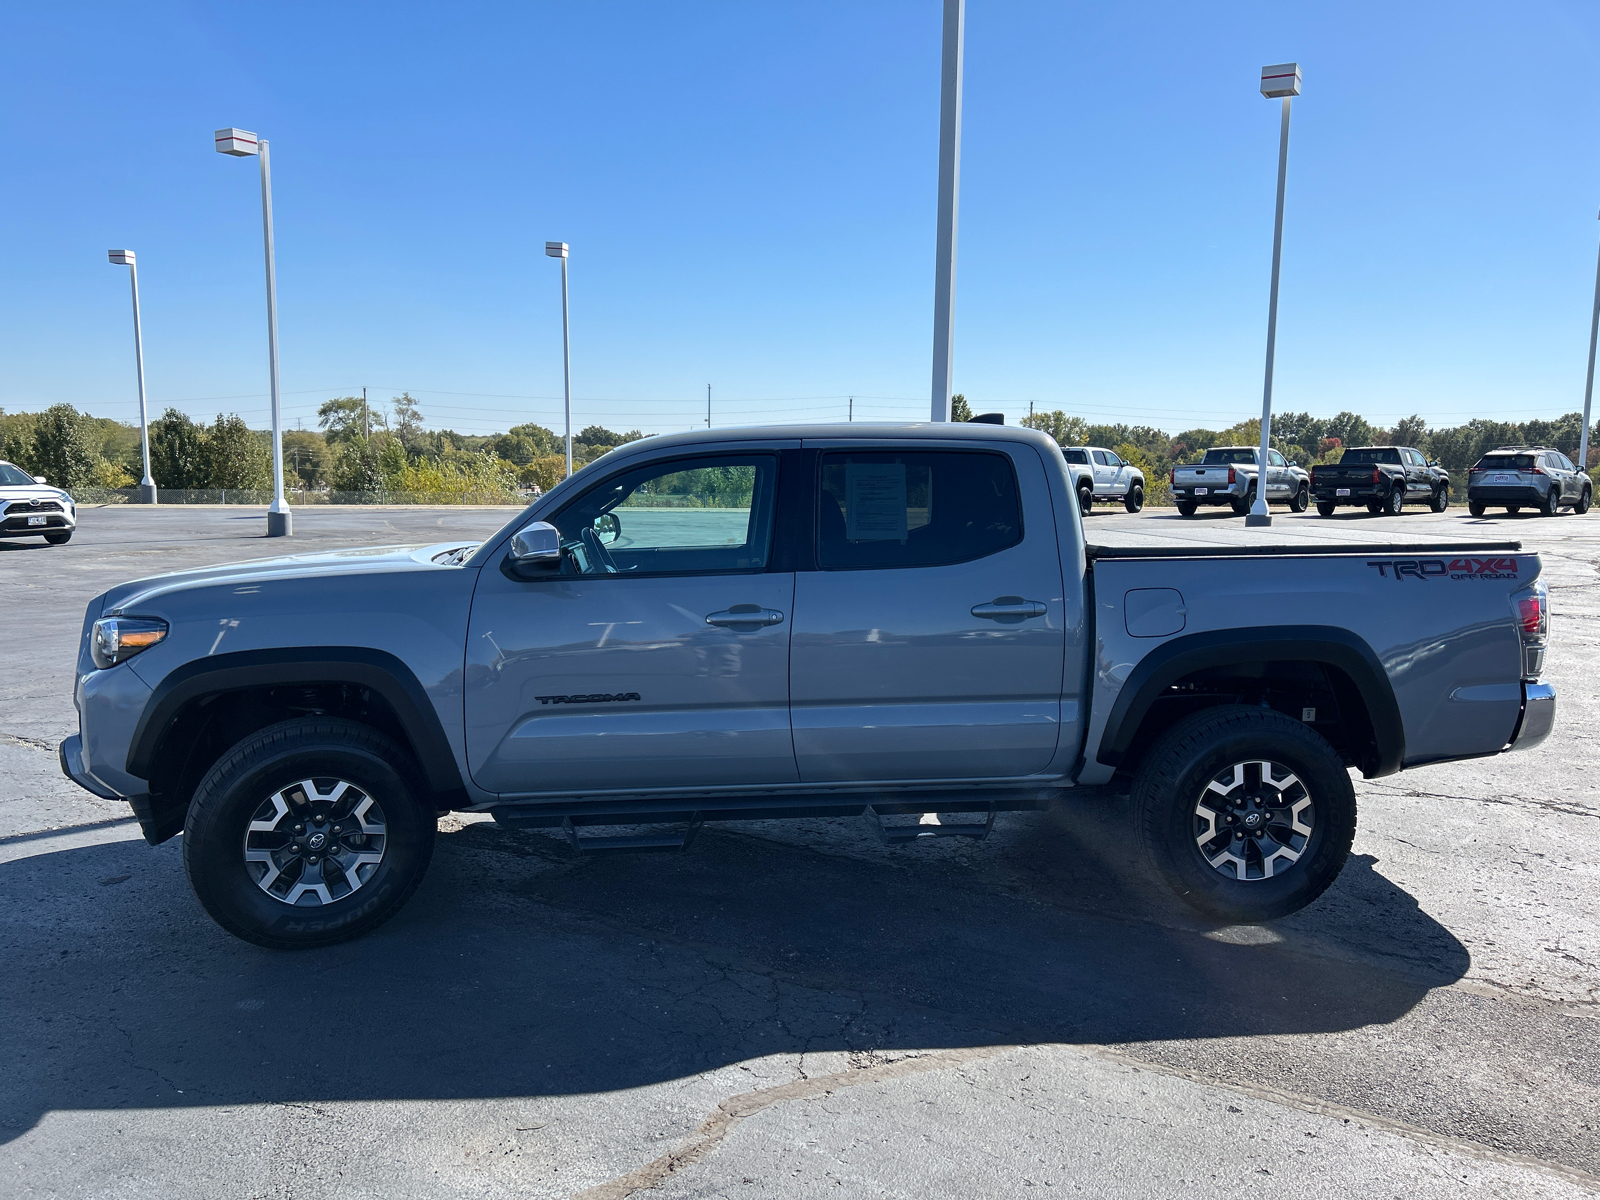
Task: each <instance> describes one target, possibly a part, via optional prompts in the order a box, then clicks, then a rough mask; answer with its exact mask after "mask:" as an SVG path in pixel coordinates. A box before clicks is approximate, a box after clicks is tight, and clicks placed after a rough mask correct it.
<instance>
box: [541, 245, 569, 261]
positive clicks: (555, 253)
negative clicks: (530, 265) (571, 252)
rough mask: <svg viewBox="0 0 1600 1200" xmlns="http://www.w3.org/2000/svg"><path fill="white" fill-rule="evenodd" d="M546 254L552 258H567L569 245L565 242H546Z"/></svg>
mask: <svg viewBox="0 0 1600 1200" xmlns="http://www.w3.org/2000/svg"><path fill="white" fill-rule="evenodd" d="M544 252H545V253H546V254H548V255H549V256H550V257H551V258H565V257H566V256H567V244H566V243H565V242H546V243H545V244H544Z"/></svg>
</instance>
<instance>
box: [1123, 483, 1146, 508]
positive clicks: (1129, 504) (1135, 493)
mask: <svg viewBox="0 0 1600 1200" xmlns="http://www.w3.org/2000/svg"><path fill="white" fill-rule="evenodd" d="M1122 507H1123V508H1125V509H1127V510H1128V511H1129V512H1131V513H1136V512H1138V511H1139V510H1140V509H1141V508H1143V507H1144V485H1143V484H1139V483H1136V484H1134V485H1133V486H1132V487H1131V488H1129V489H1128V494H1127V495H1126V496H1124V497H1123V498H1122Z"/></svg>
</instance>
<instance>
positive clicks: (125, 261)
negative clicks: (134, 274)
mask: <svg viewBox="0 0 1600 1200" xmlns="http://www.w3.org/2000/svg"><path fill="white" fill-rule="evenodd" d="M106 257H107V258H109V259H110V260H111V261H112V262H114V263H116V264H117V266H119V267H131V266H133V251H132V250H107V251H106Z"/></svg>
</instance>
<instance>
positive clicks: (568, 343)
mask: <svg viewBox="0 0 1600 1200" xmlns="http://www.w3.org/2000/svg"><path fill="white" fill-rule="evenodd" d="M544 252H545V253H546V254H548V255H549V256H550V257H551V258H559V259H560V260H561V374H562V376H563V378H564V379H565V381H566V389H567V474H568V475H571V474H572V337H571V335H570V334H569V333H568V332H567V244H566V243H565V242H546V243H545V244H544Z"/></svg>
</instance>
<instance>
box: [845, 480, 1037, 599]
mask: <svg viewBox="0 0 1600 1200" xmlns="http://www.w3.org/2000/svg"><path fill="white" fill-rule="evenodd" d="M817 501H818V511H817V565H818V566H820V567H822V569H823V570H861V569H869V568H884V567H933V566H942V565H946V564H949V563H960V562H970V561H971V560H973V559H975V558H984V557H986V556H987V555H990V554H995V553H998V552H999V551H1001V550H1004V549H1007V548H1008V547H1010V546H1015V545H1016V544H1017V543H1018V542H1020V541H1021V540H1022V505H1021V502H1020V500H1019V498H1018V492H1017V476H1016V472H1015V470H1014V469H1013V468H1012V465H1011V460H1010V459H1009V458H1007V457H1006V456H1005V455H1003V454H997V453H994V452H991V451H972V450H947V451H929V452H905V453H900V452H894V451H887V452H885V451H873V452H864V451H855V450H850V451H833V452H829V453H826V454H824V455H823V456H822V462H821V486H820V487H819V488H818V490H817Z"/></svg>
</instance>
